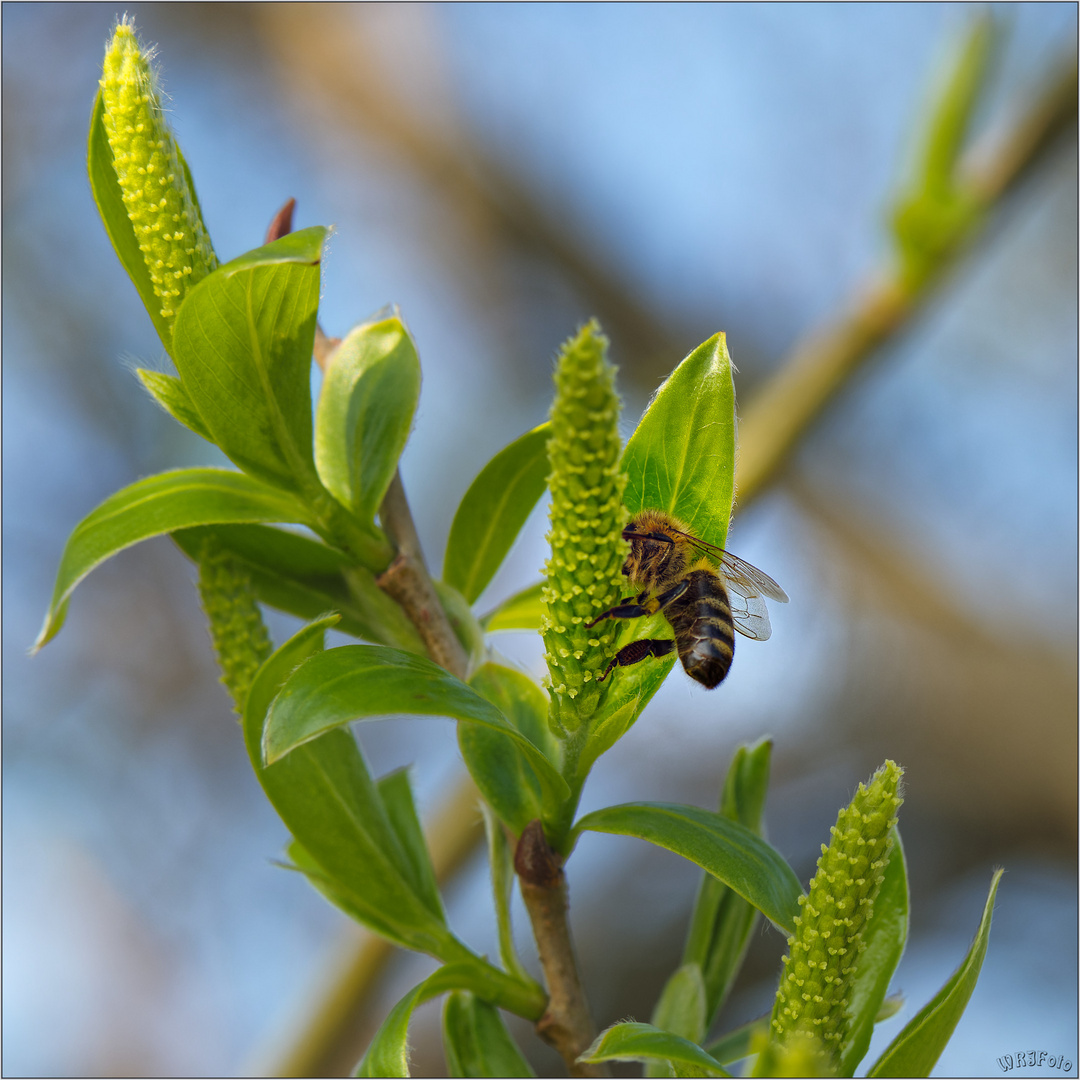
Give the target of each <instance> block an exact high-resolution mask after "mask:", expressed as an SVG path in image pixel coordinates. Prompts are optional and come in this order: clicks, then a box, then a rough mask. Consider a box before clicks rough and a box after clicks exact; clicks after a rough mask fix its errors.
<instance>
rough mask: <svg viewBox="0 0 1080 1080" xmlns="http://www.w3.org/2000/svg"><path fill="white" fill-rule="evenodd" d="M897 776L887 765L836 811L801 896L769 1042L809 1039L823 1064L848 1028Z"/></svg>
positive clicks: (895, 802)
mask: <svg viewBox="0 0 1080 1080" xmlns="http://www.w3.org/2000/svg"><path fill="white" fill-rule="evenodd" d="M902 776H903V770H902V769H901V768H900V767H899V766H898V765H896V764H894V763H893V762H892V761H886V762H885V764H884V765H882V766H881V768H880V769H878V771H877V772H876V773H874V775H873V777H871V779H870V782H869V784H867V785H865V786H864V785H863V784H860V785H859V790H858V791H857V792H856V793H855V797H854V798H853V799H852V800H851V805H850V806H848V807H846V808H845V809H843V810H841V811H840V815H839V817H838V818H837V820H836V824H835V825H834V826H833V827H832V830H831V832H832V842H831V843H830V844H829V845H828V847H826V846H825V845H824V844H822V846H821V858H820V859H819V860H818V870H817V873H816V874H815V875H814V880H813V881H812V882H811V883H810V891H809V893H808V894H807V895H806V896H803V897H800V898H799V904H800V906H801V908H802V910H801V912H800V914H799V915H797V916H796V917H795V934H794V936H793V937H790V938H789V939H788V955H787V956H785V957H784V961H783V962H784V970H783V973H782V975H781V978H780V988H779V990H778V991H777V994H776V1003H775V1005H774V1006H773V1014H772V1036H773V1040H774V1041H778V1042H781V1043H785V1044H786V1043H788V1042H790V1041H791V1039H792V1038H798V1039H800V1040H802V1039H804V1038H805V1036H811V1037H813V1039H814V1041H815V1042H816V1044H817V1045H818V1047H819V1048H820V1051H821V1053H822V1054H823V1055H824V1057H825V1059H826V1062H834V1061H835V1060H836V1057H837V1055H838V1053H839V1051H840V1048H841V1046H842V1045H843V1040H844V1037H845V1036H846V1034H847V1030H848V1025H849V1023H850V1017H849V1013H848V1004H849V998H850V994H851V987H852V983H853V981H854V977H855V971H856V968H857V967H858V963H859V956H860V954H861V953H862V950H863V948H864V947H865V942H864V940H863V931H864V929H865V928H866V924H867V920H868V919H869V918H870V916H871V915H872V913H873V910H874V900H875V899H876V897H877V894H878V890H879V889H880V888H881V882H882V879H883V877H884V873H885V867H886V865H887V864H888V860H889V850H890V848H891V846H892V839H891V837H890V836H889V830H890V829H891V828H892V827H893V825H895V824H896V812H897V810H898V809H899V808H900V804H901V803H902V802H903V799H901V798H900V794H899V788H900V779H901V777H902Z"/></svg>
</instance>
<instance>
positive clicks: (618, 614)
mask: <svg viewBox="0 0 1080 1080" xmlns="http://www.w3.org/2000/svg"><path fill="white" fill-rule="evenodd" d="M641 599H642V598H641V597H640V596H639V597H637V598H636V599H635V598H634V597H633V596H628V597H627V598H626V599H625V600H624V601H623V602H622V603H621V604H619V605H618V606H617V607H613V608H608V609H607V611H602V612H601V613H600V614H599V615H597V616H596V618H595V619H593V621H592V622H591V623H586V624H585V629H586V630H588V629H589V628H590V627H593V626H595V625H596V624H597V623H598V622H603V621H604V620H605V619H640V618H641V616H642V615H651V614H652V612H651V611H650V610H649V609H648V608H647V607H644V606H643V605H642V603H641Z"/></svg>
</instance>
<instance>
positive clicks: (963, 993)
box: [866, 870, 1004, 1076]
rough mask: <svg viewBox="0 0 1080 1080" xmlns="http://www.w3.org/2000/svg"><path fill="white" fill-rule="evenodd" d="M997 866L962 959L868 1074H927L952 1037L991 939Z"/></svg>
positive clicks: (973, 986) (1000, 871) (998, 880)
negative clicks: (979, 919) (978, 919)
mask: <svg viewBox="0 0 1080 1080" xmlns="http://www.w3.org/2000/svg"><path fill="white" fill-rule="evenodd" d="M1003 873H1004V871H1002V870H998V871H997V873H995V874H994V877H993V880H992V881H991V882H990V895H989V896H988V897H987V898H986V907H985V908H984V909H983V915H982V920H981V921H980V923H979V929H978V932H977V933H976V934H975V940H974V941H973V942H972V943H971V948H970V949H969V950H968V954H967V956H965V957H964V962H963V963H962V964H961V965H960V966H959V967H958V968H957V969H956V971H954V972H953V974H952V976H951V977H950V978H949V980H948V982H946V983H945V985H944V986H943V987H942V988H941V989H940V990H939V991H938V992H937V993H936V994H935V995H934V996H933V997H932V998H931V999H930V1001H928V1002H927V1003H926V1005H924V1006H923V1007H922V1008H921V1009H920V1010H919V1011H918V1013H916V1014H915V1016H913V1017H912V1018H911V1020H909V1021H908V1023H907V1025H906V1026H905V1027H904V1030H903V1031H901V1032H900V1034H899V1035H897V1036H896V1038H895V1039H893V1041H892V1042H891V1043H890V1044H889V1046H888V1049H886V1051H885V1053H883V1054H882V1055H881V1057H880V1058H878V1060H877V1062H876V1063H875V1065H874V1067H873V1068H872V1069H871V1070H870V1071H869V1072H868V1073H867V1074H866V1075H867V1076H929V1075H930V1070H931V1069H932V1068H933V1067H934V1065H935V1063H936V1062H937V1059H938V1058H939V1057H940V1056H941V1051H942V1050H944V1049H945V1046H946V1044H947V1043H948V1041H949V1039H950V1038H951V1037H952V1033H953V1031H954V1030H955V1029H956V1025H957V1024H958V1023H959V1022H960V1017H961V1016H963V1015H964V1009H966V1008H967V1003H968V1000H969V999H970V997H971V993H972V991H973V990H974V989H975V983H976V981H977V980H978V978H979V972H980V971H981V970H982V964H983V960H984V959H985V957H986V947H987V944H988V943H989V941H990V921H991V919H992V918H993V914H994V897H995V896H996V895H997V889H998V884H999V883H1000V882H1001V875H1002V874H1003Z"/></svg>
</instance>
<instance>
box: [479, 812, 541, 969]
mask: <svg viewBox="0 0 1080 1080" xmlns="http://www.w3.org/2000/svg"><path fill="white" fill-rule="evenodd" d="M480 812H481V813H482V814H483V815H484V834H485V836H486V837H487V848H488V866H489V867H490V869H491V892H492V896H493V898H494V901H495V922H496V925H497V926H498V928H499V961H500V963H501V964H502V966H503V967H504V968H505V969H506V970H507V971H508V972H509V973H510V974H511V975H513V976H514V977H515V978H516V979H520V980H521V982H526V983H527V982H533V978H532V976H531V975H529V973H528V972H527V971H526V970H525V967H524V965H523V964H522V963H521V960H520V959H519V957H518V954H517V949H516V948H515V947H514V929H513V925H512V923H511V921H510V898H511V896H512V894H513V890H514V858H513V854H512V852H511V850H510V842H509V840H508V839H507V836H506V830H505V828H504V827H503V825H502V822H500V821H499V819H498V818H496V817H495V814H494V812H493V811H492V809H491V807H490V806H488V804H487V803H486V802H484V801H483V800H482V799H481V800H480Z"/></svg>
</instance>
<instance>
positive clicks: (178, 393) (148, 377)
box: [135, 368, 214, 442]
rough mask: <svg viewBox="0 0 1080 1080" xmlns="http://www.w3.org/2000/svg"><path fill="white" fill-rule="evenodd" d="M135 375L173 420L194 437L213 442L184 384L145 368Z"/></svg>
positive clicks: (162, 373)
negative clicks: (192, 433)
mask: <svg viewBox="0 0 1080 1080" xmlns="http://www.w3.org/2000/svg"><path fill="white" fill-rule="evenodd" d="M135 374H136V375H138V377H139V382H141V383H142V384H143V386H145V387H146V389H147V390H148V391H149V393H150V396H151V397H153V399H154V400H155V401H156V402H157V403H158V404H159V405H160V406H161V407H162V408H163V409H164V410H165V411H166V412H167V413H168V414H169V415H170V416H171V417H173V419H175V420H179V421H180V423H181V424H183V425H184V427H186V428H190V429H191V430H192V431H194V432H195V434H196V435H201V436H202V437H203V438H204V439H207V440H209V441H210V442H213V441H214V439H213V436H212V435H211V434H210V432H209V431H207V429H206V425H205V424H204V423H203V421H202V417H201V416H200V415H199V410H198V409H196V408H195V404H194V402H193V401H192V400H191V398H190V397H188V392H187V391H186V390H185V389H184V384H183V383H182V382H181V381H180V380H179V379H178V378H177V377H176V376H175V375H166V374H165V372H163V371H150V370H148V369H147V368H136V369H135Z"/></svg>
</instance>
